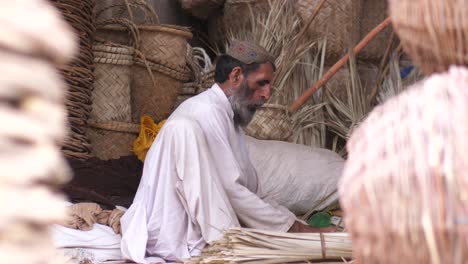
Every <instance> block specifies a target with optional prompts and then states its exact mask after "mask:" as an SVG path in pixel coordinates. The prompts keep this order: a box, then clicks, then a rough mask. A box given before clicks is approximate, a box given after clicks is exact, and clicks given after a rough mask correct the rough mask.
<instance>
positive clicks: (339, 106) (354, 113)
mask: <svg viewBox="0 0 468 264" xmlns="http://www.w3.org/2000/svg"><path fill="white" fill-rule="evenodd" d="M348 66H349V69H348V70H349V80H347V82H346V93H347V96H346V97H347V101H346V102H344V101H342V100H341V99H340V98H338V97H337V96H336V95H334V94H333V93H331V92H330V90H329V89H326V90H325V98H324V100H325V102H326V105H325V110H326V115H327V116H326V118H325V120H324V122H325V124H326V126H327V128H328V129H329V130H330V131H331V132H333V133H334V134H335V135H336V136H337V137H338V138H335V139H334V142H335V144H334V145H336V144H337V142H338V140H339V138H341V139H342V140H344V141H346V140H347V139H348V137H349V135H350V134H351V132H352V131H353V129H354V128H355V127H356V126H358V125H359V124H360V123H361V121H362V120H363V119H364V118H365V117H366V116H367V114H368V113H369V112H370V111H371V110H372V107H371V105H370V102H369V100H368V98H367V94H366V87H364V86H363V85H362V82H361V78H360V76H359V73H358V70H357V62H356V60H355V58H354V56H352V55H351V56H350V61H349V63H348ZM336 148H338V146H336ZM338 153H340V154H341V155H345V154H346V153H345V149H344V148H343V149H340V150H339V151H338Z"/></svg>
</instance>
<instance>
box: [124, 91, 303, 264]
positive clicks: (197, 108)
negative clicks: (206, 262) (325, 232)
mask: <svg viewBox="0 0 468 264" xmlns="http://www.w3.org/2000/svg"><path fill="white" fill-rule="evenodd" d="M259 192H260V190H259V188H258V180H257V175H256V173H255V170H254V168H253V166H252V164H251V162H250V160H249V155H248V153H247V148H246V144H245V135H244V132H243V131H242V130H241V129H236V128H235V126H234V122H233V111H232V108H231V105H230V103H229V101H228V99H227V97H226V95H225V94H224V92H223V91H222V90H221V88H220V87H219V86H218V85H216V84H215V85H214V86H213V87H212V88H211V89H209V90H207V91H205V92H204V93H202V94H200V95H198V96H195V97H193V98H191V99H189V100H187V101H185V102H184V103H183V104H182V105H181V106H180V107H179V108H178V109H177V110H176V111H175V112H174V113H173V114H172V115H171V116H170V118H169V119H168V120H167V122H166V123H165V125H164V127H163V128H162V129H161V131H160V132H159V135H158V136H157V138H156V140H155V141H154V143H153V145H152V146H151V148H150V150H149V152H148V154H147V156H146V160H145V165H144V169H143V176H142V179H141V182H140V185H139V187H138V191H137V194H136V196H135V199H134V202H133V204H132V206H131V207H130V208H129V209H128V211H127V212H126V213H125V215H124V216H123V217H122V219H121V224H122V233H123V235H122V254H123V256H124V257H125V258H127V259H130V260H133V261H135V262H137V263H151V262H153V261H156V260H157V258H156V259H152V257H160V258H163V259H165V260H168V261H180V260H182V259H186V258H189V257H191V256H196V255H198V254H200V251H201V250H202V249H203V247H204V246H205V245H206V243H210V242H212V241H214V240H217V239H220V238H221V236H222V231H223V230H226V229H229V228H232V227H239V226H244V227H251V228H258V229H266V230H274V231H287V230H288V229H289V228H290V227H291V225H292V224H293V223H294V221H295V220H296V217H295V216H294V214H292V213H291V212H289V211H288V210H287V209H286V208H284V207H279V206H273V205H271V204H269V203H267V202H265V201H263V200H262V199H260V198H259V196H258V195H259Z"/></svg>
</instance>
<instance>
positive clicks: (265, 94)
mask: <svg viewBox="0 0 468 264" xmlns="http://www.w3.org/2000/svg"><path fill="white" fill-rule="evenodd" d="M271 90H272V86H271V84H267V85H265V86H264V87H262V89H260V94H259V95H260V98H262V99H263V100H265V102H266V101H268V99H270V96H271Z"/></svg>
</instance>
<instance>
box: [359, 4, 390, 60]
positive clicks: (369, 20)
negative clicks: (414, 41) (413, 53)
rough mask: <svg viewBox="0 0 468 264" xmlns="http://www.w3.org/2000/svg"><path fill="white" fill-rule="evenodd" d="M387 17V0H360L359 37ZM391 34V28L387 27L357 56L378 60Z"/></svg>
mask: <svg viewBox="0 0 468 264" xmlns="http://www.w3.org/2000/svg"><path fill="white" fill-rule="evenodd" d="M387 17H388V2H387V0H362V5H361V13H360V17H359V20H360V23H359V25H360V39H363V38H364V37H365V36H366V35H367V34H368V33H369V32H370V31H371V30H372V29H374V28H375V27H376V26H377V25H378V24H380V23H381V22H382V21H383V20H384V19H385V18H387ZM391 34H392V28H391V27H387V28H386V29H385V30H384V31H382V32H381V33H379V34H378V35H377V36H375V38H374V39H373V40H372V41H371V42H369V44H368V45H367V46H366V47H365V48H364V49H363V50H362V51H361V52H360V53H359V58H361V59H366V60H372V61H380V60H381V59H382V57H383V56H384V55H385V49H386V47H387V43H388V42H389V39H390V36H391Z"/></svg>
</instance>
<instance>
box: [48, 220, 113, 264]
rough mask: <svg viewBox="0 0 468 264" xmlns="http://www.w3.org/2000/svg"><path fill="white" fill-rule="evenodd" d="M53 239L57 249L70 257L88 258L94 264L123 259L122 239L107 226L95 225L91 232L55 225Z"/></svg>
mask: <svg viewBox="0 0 468 264" xmlns="http://www.w3.org/2000/svg"><path fill="white" fill-rule="evenodd" d="M52 237H53V241H54V245H55V247H56V248H60V249H62V251H63V252H64V254H65V255H66V256H69V257H74V258H76V259H79V258H80V257H83V258H88V259H90V260H92V261H93V262H94V263H101V262H104V261H107V260H121V259H122V254H121V251H120V241H121V237H120V235H117V234H115V233H114V230H112V228H110V227H108V226H105V225H100V224H94V226H93V229H92V230H90V231H81V230H77V229H72V228H68V227H64V226H61V225H54V226H53V227H52Z"/></svg>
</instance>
